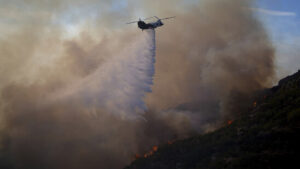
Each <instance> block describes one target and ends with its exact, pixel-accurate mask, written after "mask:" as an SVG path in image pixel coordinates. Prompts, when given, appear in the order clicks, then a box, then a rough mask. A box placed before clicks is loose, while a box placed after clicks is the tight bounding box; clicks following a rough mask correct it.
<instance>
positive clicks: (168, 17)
mask: <svg viewBox="0 0 300 169" xmlns="http://www.w3.org/2000/svg"><path fill="white" fill-rule="evenodd" d="M175 17H176V16H171V17H167V18H162V19H160V20H165V19H172V18H175Z"/></svg>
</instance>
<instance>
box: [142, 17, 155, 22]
mask: <svg viewBox="0 0 300 169" xmlns="http://www.w3.org/2000/svg"><path fill="white" fill-rule="evenodd" d="M151 18H153V16H151V17H149V18H145V19H143V20H144V21H145V20H148V19H151Z"/></svg>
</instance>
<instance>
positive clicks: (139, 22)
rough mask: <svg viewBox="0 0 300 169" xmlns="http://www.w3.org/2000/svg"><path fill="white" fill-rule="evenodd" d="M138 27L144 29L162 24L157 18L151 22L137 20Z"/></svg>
mask: <svg viewBox="0 0 300 169" xmlns="http://www.w3.org/2000/svg"><path fill="white" fill-rule="evenodd" d="M137 24H138V27H139V28H140V29H142V30H144V29H155V28H157V27H160V26H163V25H164V24H163V23H162V21H161V20H160V19H159V20H157V21H156V22H151V23H145V22H144V21H138V23H137Z"/></svg>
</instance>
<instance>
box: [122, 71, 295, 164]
mask: <svg viewBox="0 0 300 169" xmlns="http://www.w3.org/2000/svg"><path fill="white" fill-rule="evenodd" d="M255 95H256V96H255V100H254V101H255V102H254V103H253V104H254V105H253V108H251V109H250V110H249V111H248V112H246V113H244V114H243V115H241V117H239V118H238V119H236V120H235V121H232V122H229V123H228V125H226V126H224V127H222V128H220V129H218V130H217V131H214V132H211V133H207V134H204V135H199V136H195V137H192V138H189V139H186V140H181V141H176V142H174V143H172V144H165V145H162V146H160V147H159V148H158V150H157V151H156V152H155V153H153V155H151V156H148V157H147V158H138V159H137V160H135V161H133V162H132V164H131V165H129V166H127V167H126V168H125V169H208V168H210V169H220V168H228V169H233V168H243V169H248V168H249V169H254V168H255V169H259V168H262V169H268V168H270V169H276V168H278V169H279V168H280V169H282V168H297V167H296V166H297V165H296V164H297V163H296V162H297V160H298V159H299V156H298V153H299V145H298V144H299V143H300V139H299V138H300V137H297V136H299V129H300V71H298V72H297V73H295V74H294V75H292V76H289V77H286V78H284V79H282V80H281V81H280V82H279V83H278V85H277V86H275V87H273V88H271V89H266V90H264V91H262V92H259V94H255ZM293 164H294V165H293ZM293 166H294V167H293Z"/></svg>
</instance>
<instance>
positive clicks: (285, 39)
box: [257, 0, 300, 76]
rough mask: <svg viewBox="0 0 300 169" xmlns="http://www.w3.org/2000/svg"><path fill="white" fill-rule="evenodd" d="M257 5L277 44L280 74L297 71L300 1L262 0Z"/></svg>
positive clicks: (261, 17)
mask: <svg viewBox="0 0 300 169" xmlns="http://www.w3.org/2000/svg"><path fill="white" fill-rule="evenodd" d="M257 6H258V7H257V8H259V9H258V10H257V14H258V16H259V17H260V19H261V21H262V22H263V23H264V25H265V27H266V28H267V30H268V33H269V35H270V37H271V39H272V41H273V44H274V45H275V46H276V52H277V53H276V56H277V57H276V62H277V72H278V75H279V76H285V75H286V74H291V73H293V72H295V71H297V70H298V69H299V64H300V56H299V53H300V29H299V28H300V1H298V0H260V1H257ZM260 9H261V10H260Z"/></svg>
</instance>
